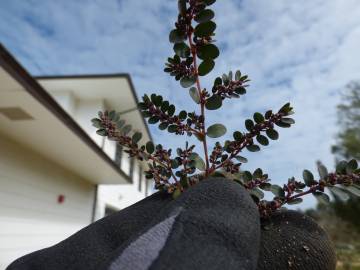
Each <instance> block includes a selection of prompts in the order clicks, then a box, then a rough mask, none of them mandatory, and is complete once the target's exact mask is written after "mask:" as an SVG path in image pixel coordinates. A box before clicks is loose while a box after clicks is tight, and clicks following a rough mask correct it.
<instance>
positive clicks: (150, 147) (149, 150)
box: [145, 141, 155, 154]
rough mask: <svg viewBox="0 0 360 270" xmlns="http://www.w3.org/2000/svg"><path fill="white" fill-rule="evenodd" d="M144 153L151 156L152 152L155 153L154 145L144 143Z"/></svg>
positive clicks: (150, 142) (149, 142)
mask: <svg viewBox="0 0 360 270" xmlns="http://www.w3.org/2000/svg"><path fill="white" fill-rule="evenodd" d="M145 147H146V151H147V152H148V153H149V154H152V153H153V152H154V151H155V146H154V144H153V142H152V141H148V142H147V143H146V146H145Z"/></svg>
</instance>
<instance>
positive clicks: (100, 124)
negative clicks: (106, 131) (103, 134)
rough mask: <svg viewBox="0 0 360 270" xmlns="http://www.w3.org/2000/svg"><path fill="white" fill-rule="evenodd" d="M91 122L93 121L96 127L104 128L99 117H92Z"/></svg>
mask: <svg viewBox="0 0 360 270" xmlns="http://www.w3.org/2000/svg"><path fill="white" fill-rule="evenodd" d="M91 122H92V124H93V126H94V127H96V128H102V122H101V120H100V119H98V118H93V119H91Z"/></svg>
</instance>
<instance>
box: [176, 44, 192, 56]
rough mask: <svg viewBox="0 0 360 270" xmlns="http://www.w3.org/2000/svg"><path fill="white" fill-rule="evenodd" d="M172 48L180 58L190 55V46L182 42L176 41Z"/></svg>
mask: <svg viewBox="0 0 360 270" xmlns="http://www.w3.org/2000/svg"><path fill="white" fill-rule="evenodd" d="M173 49H174V52H175V53H176V54H177V55H178V56H180V57H182V58H186V57H188V56H189V55H190V48H189V46H188V45H187V44H185V43H184V42H181V43H176V44H175V45H174V48H173Z"/></svg>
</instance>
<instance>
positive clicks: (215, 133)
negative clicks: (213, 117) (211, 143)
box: [206, 124, 226, 138]
mask: <svg viewBox="0 0 360 270" xmlns="http://www.w3.org/2000/svg"><path fill="white" fill-rule="evenodd" d="M225 133H226V127H225V126H224V125H222V124H214V125H212V126H210V127H208V129H207V131H206V135H207V136H208V137H210V138H218V137H221V136H223V135H224V134H225Z"/></svg>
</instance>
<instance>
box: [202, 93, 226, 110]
mask: <svg viewBox="0 0 360 270" xmlns="http://www.w3.org/2000/svg"><path fill="white" fill-rule="evenodd" d="M221 105H222V98H221V96H219V95H216V94H215V95H212V96H211V97H209V98H208V99H207V100H206V101H205V108H206V109H208V110H217V109H219V108H220V107H221Z"/></svg>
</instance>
